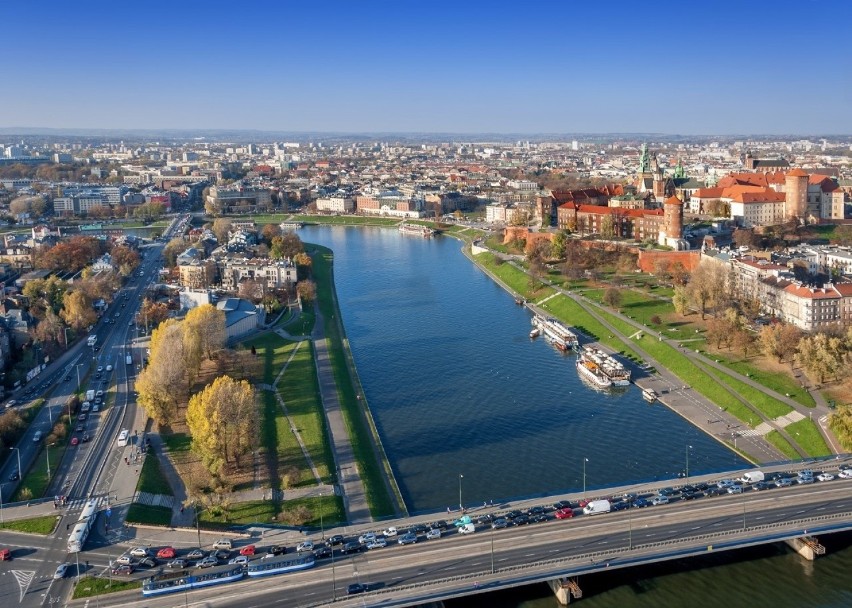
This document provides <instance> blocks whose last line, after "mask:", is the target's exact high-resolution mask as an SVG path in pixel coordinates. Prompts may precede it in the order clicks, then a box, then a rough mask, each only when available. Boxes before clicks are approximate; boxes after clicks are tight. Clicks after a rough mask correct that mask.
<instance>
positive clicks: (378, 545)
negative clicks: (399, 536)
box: [366, 536, 388, 549]
mask: <svg viewBox="0 0 852 608" xmlns="http://www.w3.org/2000/svg"><path fill="white" fill-rule="evenodd" d="M387 546H388V541H387V540H385V538H384V537H383V536H377V537H376V538H374V539H373V540H371V541H370V542H368V543H367V544H366V547H367V549H384V548H385V547H387Z"/></svg>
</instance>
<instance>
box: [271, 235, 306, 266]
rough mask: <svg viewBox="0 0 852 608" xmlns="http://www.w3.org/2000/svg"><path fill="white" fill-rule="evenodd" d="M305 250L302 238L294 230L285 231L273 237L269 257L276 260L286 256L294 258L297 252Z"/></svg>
mask: <svg viewBox="0 0 852 608" xmlns="http://www.w3.org/2000/svg"><path fill="white" fill-rule="evenodd" d="M304 250H305V246H304V244H303V243H302V239H300V238H299V235H298V234H296V233H295V232H293V231H292V230H286V231H284V232H283V233H282V234H281V236H276V237H274V238H273V239H272V244H271V245H270V246H269V257H271V258H274V259H276V260H281V259H284V258H290V259H292V258H293V256H295V255H296V254H297V253H301V252H302V251H304Z"/></svg>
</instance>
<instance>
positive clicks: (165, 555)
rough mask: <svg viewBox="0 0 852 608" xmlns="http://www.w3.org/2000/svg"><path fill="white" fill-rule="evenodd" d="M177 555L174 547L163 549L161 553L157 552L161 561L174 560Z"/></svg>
mask: <svg viewBox="0 0 852 608" xmlns="http://www.w3.org/2000/svg"><path fill="white" fill-rule="evenodd" d="M175 555H177V553H176V552H175V549H174V547H163V548H162V549H160V550H159V551H157V557H159V558H160V559H174V557H175Z"/></svg>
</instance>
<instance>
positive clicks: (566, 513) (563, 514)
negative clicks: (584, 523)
mask: <svg viewBox="0 0 852 608" xmlns="http://www.w3.org/2000/svg"><path fill="white" fill-rule="evenodd" d="M555 515H556V519H568V518H569V517H574V509H572V508H571V507H565V508H564V509H559V510H558V511H557V512H556V513H555Z"/></svg>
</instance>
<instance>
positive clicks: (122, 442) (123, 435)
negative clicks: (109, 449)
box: [118, 429, 130, 448]
mask: <svg viewBox="0 0 852 608" xmlns="http://www.w3.org/2000/svg"><path fill="white" fill-rule="evenodd" d="M129 436H130V431H128V430H127V429H122V431H121V432H120V433H119V434H118V447H120V448H123V447H124V446H126V445H127V438H128V437H129Z"/></svg>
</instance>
